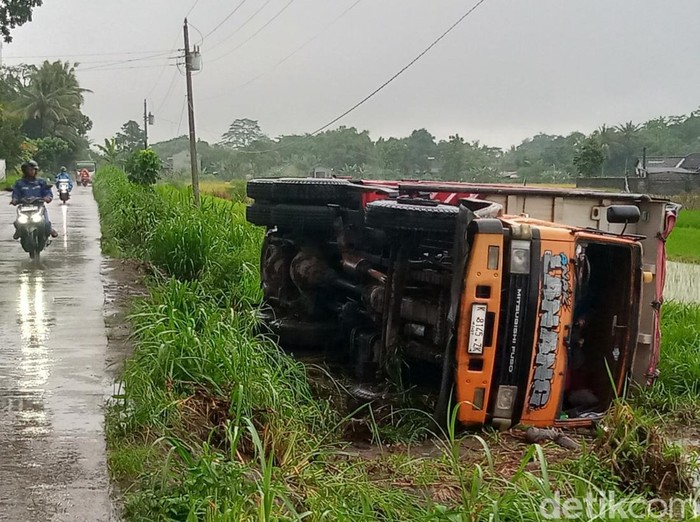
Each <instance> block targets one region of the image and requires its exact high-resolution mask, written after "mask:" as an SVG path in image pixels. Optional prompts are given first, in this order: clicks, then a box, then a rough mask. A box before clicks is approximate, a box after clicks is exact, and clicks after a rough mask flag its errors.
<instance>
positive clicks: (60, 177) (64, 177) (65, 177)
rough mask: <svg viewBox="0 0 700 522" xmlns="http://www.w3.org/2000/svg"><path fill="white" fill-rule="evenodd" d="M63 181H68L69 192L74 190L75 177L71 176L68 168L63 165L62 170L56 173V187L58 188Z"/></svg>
mask: <svg viewBox="0 0 700 522" xmlns="http://www.w3.org/2000/svg"><path fill="white" fill-rule="evenodd" d="M61 181H67V182H68V192H70V191H71V190H73V179H72V178H71V177H70V174H68V170H67V169H66V167H61V172H59V173H58V174H56V188H58V185H59V183H60V182H61Z"/></svg>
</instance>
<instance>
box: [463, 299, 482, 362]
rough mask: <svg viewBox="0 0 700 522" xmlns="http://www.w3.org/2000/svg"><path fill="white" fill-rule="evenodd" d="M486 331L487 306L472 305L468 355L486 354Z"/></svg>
mask: <svg viewBox="0 0 700 522" xmlns="http://www.w3.org/2000/svg"><path fill="white" fill-rule="evenodd" d="M485 330H486V305H485V304H475V305H472V320H471V324H470V326H469V347H468V349H467V351H468V353H477V354H480V353H483V352H484V331H485Z"/></svg>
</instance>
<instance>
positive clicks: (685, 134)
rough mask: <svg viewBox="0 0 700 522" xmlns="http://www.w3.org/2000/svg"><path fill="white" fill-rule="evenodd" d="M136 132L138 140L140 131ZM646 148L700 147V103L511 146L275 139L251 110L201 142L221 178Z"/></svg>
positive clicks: (541, 162) (393, 171)
mask: <svg viewBox="0 0 700 522" xmlns="http://www.w3.org/2000/svg"><path fill="white" fill-rule="evenodd" d="M138 128H139V127H138V124H137V123H136V122H129V123H128V124H125V126H124V127H123V128H122V133H120V135H121V141H122V143H123V141H124V139H123V138H124V135H125V132H124V131H125V130H127V129H131V130H132V131H134V130H135V129H138ZM127 134H128V133H127ZM132 134H133V139H132V143H133V144H134V146H138V141H139V137H140V136H142V133H138V132H133V133H132ZM120 135H118V136H117V138H119V136H120ZM187 148H188V140H187V137H186V136H181V137H178V138H174V139H172V140H169V141H165V142H161V143H157V144H154V145H153V149H154V150H155V151H156V152H157V153H158V154H159V155H160V156H161V158H163V160H167V159H168V158H170V157H173V156H175V155H177V154H178V153H181V152H182V151H186V150H187ZM644 149H646V153H647V155H648V156H663V155H686V154H689V153H692V152H700V109H699V110H696V111H694V112H691V113H690V114H688V115H683V116H671V117H659V118H654V119H651V120H649V121H647V122H645V123H642V124H635V123H633V122H627V123H623V124H620V125H615V126H609V125H602V126H600V127H599V128H598V129H596V130H595V131H593V132H592V133H590V134H588V135H586V134H584V133H582V132H572V133H570V134H568V135H566V136H561V135H555V134H544V133H541V134H537V135H535V136H533V137H531V138H527V139H525V140H523V141H522V143H520V144H519V145H517V146H512V147H510V148H508V149H501V148H498V147H489V146H487V145H484V144H482V143H481V142H479V141H469V140H466V139H465V138H464V137H462V136H460V135H459V134H454V135H452V136H449V137H448V138H447V139H443V140H437V139H436V138H435V136H433V135H432V134H431V133H430V132H429V131H428V130H427V129H416V130H414V131H413V132H411V134H410V135H408V136H405V137H400V138H396V137H389V138H384V137H380V138H378V139H377V140H372V139H371V138H370V135H369V132H368V131H359V130H358V129H356V128H354V127H344V126H341V127H338V128H337V129H333V130H327V131H324V132H321V133H319V134H316V135H284V136H278V137H276V138H274V139H273V138H270V137H269V136H267V135H266V134H265V133H264V132H263V131H262V129H261V128H260V126H259V124H258V122H257V121H255V120H252V119H248V118H241V119H236V120H235V121H234V122H233V123H232V124H231V126H230V127H229V129H228V130H227V131H226V133H224V134H223V136H222V138H221V141H220V142H219V143H216V144H210V143H207V142H205V141H200V142H199V144H198V151H199V155H200V159H201V162H202V169H203V172H204V174H205V175H206V174H211V175H213V176H216V177H219V178H221V179H234V178H250V177H258V176H297V175H306V174H308V173H309V172H310V171H311V170H312V169H314V168H318V167H324V168H327V169H331V170H332V171H333V172H334V173H336V174H337V175H351V176H363V177H366V178H418V179H435V180H455V181H458V180H461V181H499V180H504V179H515V178H517V179H519V180H531V181H541V182H562V181H564V182H565V181H567V180H572V179H573V178H575V177H576V176H577V175H586V176H623V175H634V172H635V167H636V164H637V161H638V160H639V159H640V158H641V157H642V151H643V150H644ZM185 170H186V169H185Z"/></svg>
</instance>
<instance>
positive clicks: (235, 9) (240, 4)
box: [203, 0, 246, 40]
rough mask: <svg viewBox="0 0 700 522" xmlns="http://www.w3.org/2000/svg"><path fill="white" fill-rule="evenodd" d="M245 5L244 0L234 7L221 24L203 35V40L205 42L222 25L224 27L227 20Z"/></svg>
mask: <svg viewBox="0 0 700 522" xmlns="http://www.w3.org/2000/svg"><path fill="white" fill-rule="evenodd" d="M245 3H246V0H241V2H240V3H239V4H238V5H237V6H236V7H234V8H233V11H231V12H230V13H229V14H228V15H226V16H225V17H224V19H223V20H221V22H219V24H218V25H217V26H216V27H214V29H212V30H211V31H209V32H208V33H207V34H206V35H204V38H203V40H206V39H207V38H209V37H210V36H211V35H212V34H214V33H215V32H216V31H217V30H218V29H219V28H220V27H221V26H222V25H224V24H225V23H226V22H227V21H228V19H229V18H231V17H232V16H233V15H235V14H236V11H238V10H239V9H240V8H241V7H242V6H243V4H245Z"/></svg>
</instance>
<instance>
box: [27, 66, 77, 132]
mask: <svg viewBox="0 0 700 522" xmlns="http://www.w3.org/2000/svg"><path fill="white" fill-rule="evenodd" d="M76 65H77V64H73V65H71V64H70V63H69V62H61V61H56V62H49V61H45V62H44V63H43V64H42V65H41V67H39V68H36V67H34V68H33V71H32V72H31V73H30V74H29V83H28V85H27V86H26V87H23V88H22V89H20V92H19V96H18V100H17V106H18V109H19V110H20V112H21V113H22V115H23V116H24V118H25V120H26V123H25V130H26V131H27V134H28V135H29V136H30V137H32V138H42V137H46V136H49V135H52V136H59V137H62V138H64V139H67V140H68V141H73V138H75V137H78V136H80V135H82V134H84V132H85V130H86V129H84V127H85V126H86V121H85V117H84V115H83V114H82V113H81V112H80V107H81V105H82V104H83V93H85V92H90V91H88V90H87V89H82V88H81V87H80V85H79V84H78V79H77V77H76V76H75V66H76Z"/></svg>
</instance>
